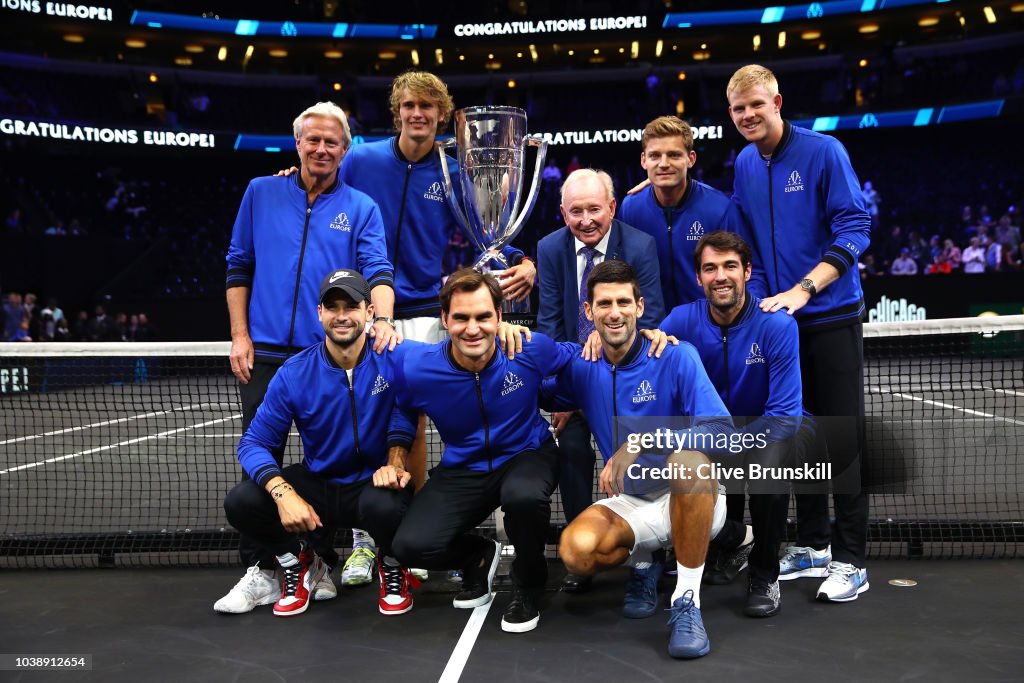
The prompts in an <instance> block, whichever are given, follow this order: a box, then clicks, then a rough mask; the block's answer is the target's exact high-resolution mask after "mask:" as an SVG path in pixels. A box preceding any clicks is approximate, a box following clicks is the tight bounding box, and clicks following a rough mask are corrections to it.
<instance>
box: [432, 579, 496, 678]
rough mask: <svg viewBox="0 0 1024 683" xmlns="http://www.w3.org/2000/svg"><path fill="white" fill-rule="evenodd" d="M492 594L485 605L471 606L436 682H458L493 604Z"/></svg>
mask: <svg viewBox="0 0 1024 683" xmlns="http://www.w3.org/2000/svg"><path fill="white" fill-rule="evenodd" d="M494 595H495V594H494V593H491V599H490V600H488V601H487V604H486V605H480V606H479V607H474V608H473V613H472V614H470V615H469V621H467V622H466V628H464V629H463V630H462V635H461V636H460V637H459V642H458V643H456V644H455V649H454V650H452V656H451V657H449V658H448V664H447V665H445V667H444V671H443V672H442V673H441V678H440V679H438V683H458V680H459V678H461V677H462V670H463V669H465V668H466V662H467V661H469V655H470V653H471V652H472V651H473V645H475V644H476V639H477V636H479V635H480V628H481V627H482V626H483V625H484V621H485V620H486V619H487V613H488V612H489V611H490V610H491V605H493V604H494Z"/></svg>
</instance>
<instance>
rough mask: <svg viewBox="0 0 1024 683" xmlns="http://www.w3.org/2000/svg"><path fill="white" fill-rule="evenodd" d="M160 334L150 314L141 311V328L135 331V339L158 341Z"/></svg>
mask: <svg viewBox="0 0 1024 683" xmlns="http://www.w3.org/2000/svg"><path fill="white" fill-rule="evenodd" d="M158 336H159V335H158V334H157V331H156V328H155V327H153V325H152V324H151V323H150V322H149V316H148V315H146V314H145V313H139V328H138V330H136V332H135V341H140V342H151V341H156V340H157V339H158Z"/></svg>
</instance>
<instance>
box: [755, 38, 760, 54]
mask: <svg viewBox="0 0 1024 683" xmlns="http://www.w3.org/2000/svg"><path fill="white" fill-rule="evenodd" d="M760 49H761V34H756V35H755V36H754V52H757V51H758V50H760Z"/></svg>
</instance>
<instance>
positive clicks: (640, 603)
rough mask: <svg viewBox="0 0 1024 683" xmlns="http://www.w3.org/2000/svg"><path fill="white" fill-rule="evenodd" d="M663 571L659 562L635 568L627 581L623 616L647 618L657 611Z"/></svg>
mask: <svg viewBox="0 0 1024 683" xmlns="http://www.w3.org/2000/svg"><path fill="white" fill-rule="evenodd" d="M661 572H662V566H661V563H658V562H655V563H652V564H651V566H649V567H647V568H646V569H637V568H636V567H634V568H633V570H632V571H631V572H630V573H629V581H628V582H627V583H626V597H625V599H624V600H623V601H622V616H624V617H626V618H627V619H646V618H647V617H649V616H651V615H652V614H654V613H655V612H656V611H657V609H658V579H660V578H661Z"/></svg>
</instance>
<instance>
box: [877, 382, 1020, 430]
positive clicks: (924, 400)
mask: <svg viewBox="0 0 1024 683" xmlns="http://www.w3.org/2000/svg"><path fill="white" fill-rule="evenodd" d="M871 391H872V392H874V393H879V394H889V395H891V396H895V397H896V398H902V399H904V400H905V401H918V402H919V403H927V404H928V405H932V406H938V407H940V408H947V409H949V410H958V411H960V412H961V413H967V414H968V415H979V416H981V417H988V418H991V419H993V420H999V421H1000V422H1009V423H1010V424H1014V425H1021V426H1024V420H1014V419H1013V418H1011V417H1003V416H1002V415H994V414H992V413H986V412H982V411H980V410H972V409H970V408H963V407H961V406H955V405H953V404H952V403H942V402H941V401H932V400H931V399H927V398H921V397H920V396H913V395H911V394H901V393H899V392H897V391H889V390H887V389H877V388H875V387H871Z"/></svg>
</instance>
